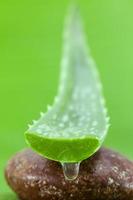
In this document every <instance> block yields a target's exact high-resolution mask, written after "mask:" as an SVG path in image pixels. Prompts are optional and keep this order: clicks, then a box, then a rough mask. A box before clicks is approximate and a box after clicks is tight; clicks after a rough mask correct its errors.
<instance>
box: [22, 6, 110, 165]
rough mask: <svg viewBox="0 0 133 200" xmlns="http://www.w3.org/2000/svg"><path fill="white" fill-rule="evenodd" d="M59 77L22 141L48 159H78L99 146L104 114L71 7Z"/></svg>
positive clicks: (78, 21)
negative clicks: (51, 100)
mask: <svg viewBox="0 0 133 200" xmlns="http://www.w3.org/2000/svg"><path fill="white" fill-rule="evenodd" d="M60 77H61V78H60V83H59V92H58V95H57V97H56V98H55V102H54V104H53V106H52V107H49V108H48V111H47V112H46V113H41V117H40V118H39V119H38V120H37V121H34V123H33V124H32V125H30V127H29V129H28V130H27V131H26V133H25V136H26V141H27V143H28V144H29V145H30V146H31V147H32V148H33V149H34V150H36V151H37V152H38V153H39V154H41V155H43V156H45V157H46V158H48V159H52V160H56V161H60V162H61V163H75V162H80V161H82V160H84V159H86V158H88V157H89V156H91V155H92V154H93V153H94V152H96V151H97V150H98V149H99V148H100V146H101V144H102V142H103V140H104V138H105V136H106V133H107V129H108V117H107V111H106V108H105V104H104V98H103V95H102V89H101V83H100V80H99V75H98V72H97V70H96V67H95V63H94V61H93V59H92V57H91V55H90V53H89V52H88V48H87V45H86V39H85V34H84V31H83V27H82V23H81V19H80V16H79V13H78V11H77V9H73V8H72V9H71V11H70V12H69V15H68V17H67V20H66V23H65V31H64V40H63V56H62V62H61V76H60Z"/></svg>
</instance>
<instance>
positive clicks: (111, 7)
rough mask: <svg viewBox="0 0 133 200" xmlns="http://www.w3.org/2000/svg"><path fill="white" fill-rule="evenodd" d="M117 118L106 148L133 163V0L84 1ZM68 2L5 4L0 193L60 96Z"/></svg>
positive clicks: (0, 5) (0, 57) (1, 12)
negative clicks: (32, 128)
mask: <svg viewBox="0 0 133 200" xmlns="http://www.w3.org/2000/svg"><path fill="white" fill-rule="evenodd" d="M78 2H79V3H78V4H79V6H80V10H81V15H82V17H83V20H84V25H85V30H86V33H87V39H88V43H89V45H90V47H91V52H92V55H93V57H94V59H95V60H96V63H97V66H98V69H99V71H100V74H101V79H102V83H103V86H104V94H105V97H106V100H107V106H108V109H109V114H110V117H111V127H110V130H109V134H108V137H107V139H106V141H105V145H106V146H108V147H112V148H114V149H116V150H118V151H120V152H122V153H123V154H125V155H127V156H128V157H129V158H131V159H132V158H133V149H132V146H133V144H132V143H133V122H132V121H133V108H132V107H133V106H132V105H133V1H132V0H81V1H78ZM68 3H69V2H68V0H63V1H61V0H55V1H50V0H23V1H22V0H19V1H17V0H12V1H10V0H1V1H0V192H10V190H9V188H8V186H7V185H6V183H5V181H4V176H3V169H4V166H5V165H6V163H7V160H8V159H9V158H10V157H11V156H12V155H13V154H14V153H15V152H17V151H19V150H20V149H22V148H24V147H25V146H26V144H25V141H24V135H23V133H24V131H25V130H26V129H27V124H28V123H30V122H31V121H32V119H36V118H38V117H39V112H40V111H46V106H47V104H51V103H52V102H53V98H54V96H55V95H56V92H57V85H58V78H59V67H60V58H61V50H62V30H63V21H64V17H65V13H66V10H67V7H68Z"/></svg>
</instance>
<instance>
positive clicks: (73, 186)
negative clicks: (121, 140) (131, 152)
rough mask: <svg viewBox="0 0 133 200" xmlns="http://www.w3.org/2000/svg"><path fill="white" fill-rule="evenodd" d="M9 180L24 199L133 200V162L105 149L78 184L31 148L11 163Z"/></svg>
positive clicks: (87, 163)
mask: <svg viewBox="0 0 133 200" xmlns="http://www.w3.org/2000/svg"><path fill="white" fill-rule="evenodd" d="M5 177H6V180H7V182H8V184H9V185H10V187H11V188H12V189H13V190H14V191H15V192H16V193H17V194H18V196H19V197H20V198H21V199H23V200H133V162H131V161H129V160H127V159H126V158H124V157H123V156H121V155H120V154H118V153H116V152H114V151H112V150H109V149H105V148H101V149H100V150H99V151H98V152H97V153H96V154H95V155H93V156H92V157H91V158H89V159H87V160H85V161H83V162H82V163H81V166H80V173H79V177H78V178H77V179H76V180H75V181H71V182H70V181H66V180H65V179H64V175H63V172H62V167H61V165H60V163H58V162H54V161H50V160H48V159H45V158H43V157H41V156H40V155H38V154H36V153H35V152H33V151H32V150H30V149H26V150H23V151H22V152H20V153H18V154H17V155H15V156H14V157H13V158H12V159H11V160H10V161H9V163H8V165H7V167H6V170H5Z"/></svg>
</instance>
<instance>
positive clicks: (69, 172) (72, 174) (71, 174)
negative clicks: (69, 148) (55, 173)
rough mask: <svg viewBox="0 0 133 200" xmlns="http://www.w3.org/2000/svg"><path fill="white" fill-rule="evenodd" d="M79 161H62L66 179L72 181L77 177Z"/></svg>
mask: <svg viewBox="0 0 133 200" xmlns="http://www.w3.org/2000/svg"><path fill="white" fill-rule="evenodd" d="M79 166H80V162H77V163H62V168H63V173H64V176H65V179H66V180H69V181H72V180H75V179H76V178H77V177H78V174H79Z"/></svg>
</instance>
